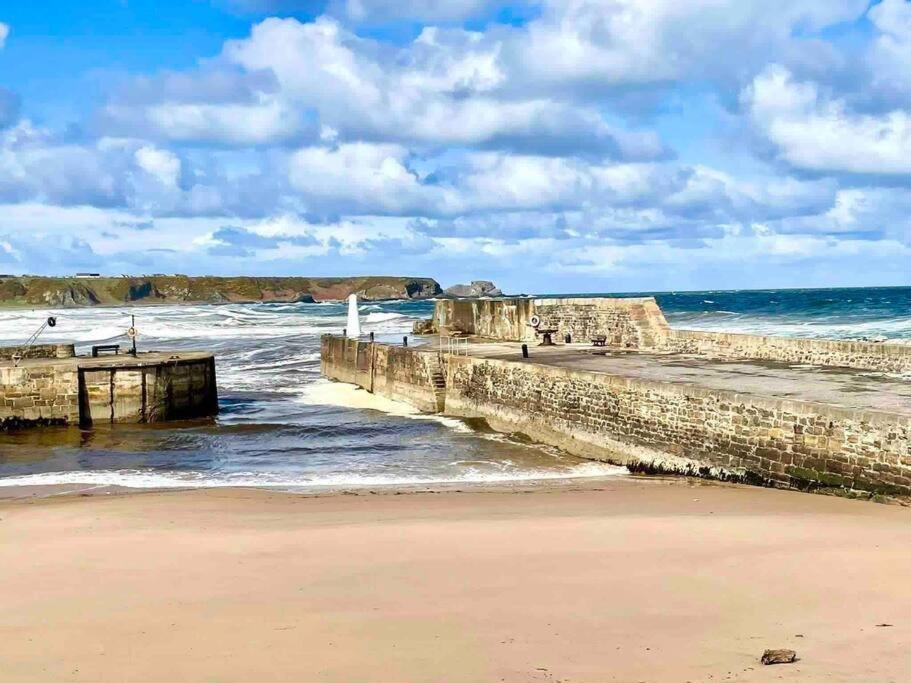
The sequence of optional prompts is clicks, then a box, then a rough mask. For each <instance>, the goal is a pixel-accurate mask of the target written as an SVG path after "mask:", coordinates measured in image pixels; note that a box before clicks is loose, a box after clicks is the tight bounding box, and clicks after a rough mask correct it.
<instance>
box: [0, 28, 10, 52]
mask: <svg viewBox="0 0 911 683" xmlns="http://www.w3.org/2000/svg"><path fill="white" fill-rule="evenodd" d="M8 37H9V25H8V24H4V23H3V22H0V50H2V49H3V48H4V46H5V45H6V39H7V38H8Z"/></svg>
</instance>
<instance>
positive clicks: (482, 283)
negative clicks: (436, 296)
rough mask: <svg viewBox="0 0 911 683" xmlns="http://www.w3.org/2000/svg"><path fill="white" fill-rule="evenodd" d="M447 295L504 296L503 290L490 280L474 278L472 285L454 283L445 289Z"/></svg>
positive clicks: (459, 296)
mask: <svg viewBox="0 0 911 683" xmlns="http://www.w3.org/2000/svg"><path fill="white" fill-rule="evenodd" d="M443 294H444V295H445V296H452V297H457V298H460V299H468V298H477V297H481V296H503V292H502V291H500V288H499V287H497V286H496V285H495V284H494V283H493V282H491V281H490V280H472V282H471V284H470V285H453V286H452V287H447V288H446V289H445V290H443Z"/></svg>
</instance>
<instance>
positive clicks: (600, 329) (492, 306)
mask: <svg viewBox="0 0 911 683" xmlns="http://www.w3.org/2000/svg"><path fill="white" fill-rule="evenodd" d="M535 315H537V316H538V317H539V318H540V319H541V321H540V325H539V327H541V328H542V329H557V330H559V333H560V336H561V337H562V336H563V335H565V334H570V335H571V336H572V337H573V339H576V340H579V341H583V340H584V341H589V340H591V339H592V338H593V337H595V336H596V335H604V336H606V337H607V338H608V342H609V343H611V344H613V345H616V346H623V347H627V348H651V347H654V346H656V345H658V344H659V343H661V340H662V339H663V338H664V337H665V336H666V335H667V333H668V325H667V321H666V320H665V319H664V314H663V313H662V312H661V309H660V308H659V307H658V304H657V303H656V302H655V299H654V298H651V297H643V298H615V299H609V298H604V297H598V298H590V299H582V298H575V299H456V300H444V301H438V302H436V306H435V307H434V317H433V328H435V329H436V330H438V331H440V332H442V333H443V334H447V333H451V332H463V333H467V334H472V335H477V336H479V337H485V338H488V339H497V340H502V341H527V340H531V339H534V338H535V330H534V328H533V327H532V326H531V319H532V316H535Z"/></svg>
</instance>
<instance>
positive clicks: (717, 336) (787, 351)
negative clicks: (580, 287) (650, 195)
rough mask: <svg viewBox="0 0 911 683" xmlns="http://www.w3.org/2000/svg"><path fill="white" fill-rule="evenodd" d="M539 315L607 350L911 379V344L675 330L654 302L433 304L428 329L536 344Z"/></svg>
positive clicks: (546, 325) (543, 320) (562, 332)
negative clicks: (597, 339)
mask: <svg viewBox="0 0 911 683" xmlns="http://www.w3.org/2000/svg"><path fill="white" fill-rule="evenodd" d="M534 316H537V317H538V318H539V319H540V323H539V326H538V327H539V328H546V329H556V330H558V334H557V335H556V338H557V340H560V339H562V337H563V336H564V335H565V334H569V335H570V336H571V338H572V339H573V340H574V341H578V342H586V343H587V342H589V341H590V340H591V339H593V338H594V337H596V336H604V337H606V340H607V344H608V345H609V346H612V347H617V348H624V349H630V350H637V351H646V352H655V353H686V354H695V355H702V356H707V357H711V358H721V359H727V360H764V361H772V362H782V363H799V364H808V365H819V366H824V367H846V368H854V369H861V370H874V371H879V372H888V373H899V374H907V373H911V345H902V344H881V343H873V342H864V341H842V340H827V339H799V338H793V337H767V336H760V335H750V334H732V333H723V332H704V331H698V330H678V329H673V328H671V327H670V326H669V325H668V323H667V320H666V318H665V317H664V313H663V312H662V311H661V308H660V307H659V306H658V303H657V302H656V301H655V299H654V298H653V297H642V298H587V299H586V298H579V299H480V300H471V299H456V300H444V301H438V302H436V306H435V308H434V316H433V319H432V321H431V325H430V329H431V331H435V332H439V333H441V334H444V335H445V334H452V333H464V334H468V335H473V336H479V337H485V338H488V339H493V340H500V341H532V340H534V339H536V335H535V328H534V327H532V325H531V322H532V318H533V317H534Z"/></svg>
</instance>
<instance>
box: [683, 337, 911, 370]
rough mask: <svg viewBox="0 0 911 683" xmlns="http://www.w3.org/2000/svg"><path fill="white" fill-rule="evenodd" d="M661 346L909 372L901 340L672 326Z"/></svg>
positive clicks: (910, 350) (910, 355)
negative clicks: (800, 336)
mask: <svg viewBox="0 0 911 683" xmlns="http://www.w3.org/2000/svg"><path fill="white" fill-rule="evenodd" d="M665 348H666V349H667V350H670V351H674V352H677V353H692V354H697V355H703V356H711V357H715V358H730V359H754V360H770V361H778V362H785V363H802V364H808V365H822V366H831V367H846V368H858V369H865V370H879V371H882V372H894V373H911V346H905V345H901V344H877V343H870V342H859V341H837V340H830V339H797V338H793V337H762V336H757V335H751V334H728V333H723V332H699V331H694V330H672V331H671V334H670V335H669V336H668V337H667V339H666V341H665Z"/></svg>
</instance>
